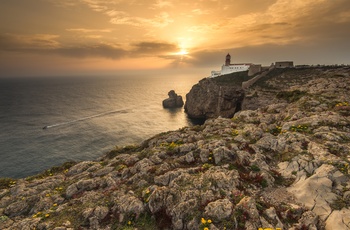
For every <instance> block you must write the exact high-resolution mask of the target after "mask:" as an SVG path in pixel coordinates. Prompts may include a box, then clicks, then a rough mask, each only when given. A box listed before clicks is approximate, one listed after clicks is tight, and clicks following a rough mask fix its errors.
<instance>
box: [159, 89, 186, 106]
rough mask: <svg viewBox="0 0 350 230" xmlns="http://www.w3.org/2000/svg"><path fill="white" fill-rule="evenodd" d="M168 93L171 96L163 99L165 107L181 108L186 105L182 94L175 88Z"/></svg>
mask: <svg viewBox="0 0 350 230" xmlns="http://www.w3.org/2000/svg"><path fill="white" fill-rule="evenodd" d="M168 95H169V98H167V99H165V100H164V101H163V107H164V108H181V107H182V106H183V105H184V101H183V100H182V96H180V95H177V94H176V93H175V91H174V90H170V91H169V93H168Z"/></svg>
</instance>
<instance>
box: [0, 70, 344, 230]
mask: <svg viewBox="0 0 350 230" xmlns="http://www.w3.org/2000/svg"><path fill="white" fill-rule="evenodd" d="M298 73H305V71H304V72H298ZM349 73H350V70H349V69H346V68H343V69H329V70H322V69H320V70H313V71H311V72H310V71H309V72H308V73H307V76H306V77H305V78H302V74H301V75H300V76H296V75H295V74H294V75H293V74H292V73H291V72H288V71H287V72H281V73H279V74H276V75H275V76H270V77H267V78H266V80H265V81H264V82H257V83H256V85H255V86H254V87H252V88H250V89H249V90H250V91H249V92H248V93H249V94H250V96H249V97H248V98H247V100H246V101H245V102H244V103H245V107H246V110H242V111H240V112H238V113H236V114H235V116H234V117H233V118H232V119H228V118H217V119H211V120H207V121H206V122H205V124H204V125H202V126H194V127H185V128H182V129H180V130H177V131H171V132H167V133H162V134H159V135H157V136H155V137H153V138H151V139H149V140H147V141H145V142H144V143H142V144H141V145H139V146H127V147H125V148H116V149H114V150H112V151H111V152H109V153H108V154H107V155H106V156H104V157H102V158H101V159H99V160H97V161H85V162H80V163H66V164H64V165H62V166H60V167H54V168H52V169H50V170H47V171H45V172H43V173H42V174H40V175H36V176H32V177H29V178H24V179H19V180H12V179H1V180H0V229H56V230H61V229H62V230H63V229H202V230H204V229H258V228H281V229H350V208H349V207H350V180H349V179H350V176H349V173H350V170H349V162H350V156H349V151H350V145H349V143H350V116H349V115H350V105H349V102H350V95H349V92H350V77H349ZM305 74H306V73H305ZM294 78H295V81H294ZM300 78H302V79H300ZM286 82H287V83H288V84H287V83H286ZM259 105H260V106H259ZM249 107H251V108H250V109H249Z"/></svg>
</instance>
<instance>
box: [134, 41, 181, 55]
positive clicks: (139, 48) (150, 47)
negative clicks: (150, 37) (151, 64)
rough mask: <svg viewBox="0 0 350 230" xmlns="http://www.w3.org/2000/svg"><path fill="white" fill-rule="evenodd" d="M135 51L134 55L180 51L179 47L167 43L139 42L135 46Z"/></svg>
mask: <svg viewBox="0 0 350 230" xmlns="http://www.w3.org/2000/svg"><path fill="white" fill-rule="evenodd" d="M133 47H134V49H133V50H132V52H133V53H134V54H140V55H145V54H153V55H157V54H161V53H165V52H175V51H178V47H177V46H176V45H175V44H172V43H166V42H139V43H135V44H133Z"/></svg>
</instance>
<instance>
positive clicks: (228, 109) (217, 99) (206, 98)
mask: <svg viewBox="0 0 350 230" xmlns="http://www.w3.org/2000/svg"><path fill="white" fill-rule="evenodd" d="M243 99H244V91H243V89H242V88H241V86H240V85H225V84H218V83H217V82H216V79H210V78H208V79H204V80H201V81H200V82H199V83H198V84H196V85H194V86H193V87H192V89H191V91H190V92H189V93H188V94H187V95H186V103H185V112H186V113H187V115H188V116H189V117H190V118H196V119H208V118H215V117H219V116H221V117H226V118H231V117H233V115H234V113H235V112H237V111H239V110H240V109H241V105H242V102H243Z"/></svg>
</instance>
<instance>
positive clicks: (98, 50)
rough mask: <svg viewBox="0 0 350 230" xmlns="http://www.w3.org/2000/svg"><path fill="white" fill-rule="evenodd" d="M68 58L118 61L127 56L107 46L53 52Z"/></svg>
mask: <svg viewBox="0 0 350 230" xmlns="http://www.w3.org/2000/svg"><path fill="white" fill-rule="evenodd" d="M54 53H56V54H60V55H63V56H68V57H75V58H87V57H104V58H109V59H119V58H122V57H125V56H126V55H127V53H128V52H127V51H126V50H124V49H121V48H118V47H115V46H112V45H108V44H98V45H90V46H87V45H85V46H76V47H74V46H73V47H63V48H59V49H57V50H55V51H54Z"/></svg>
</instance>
